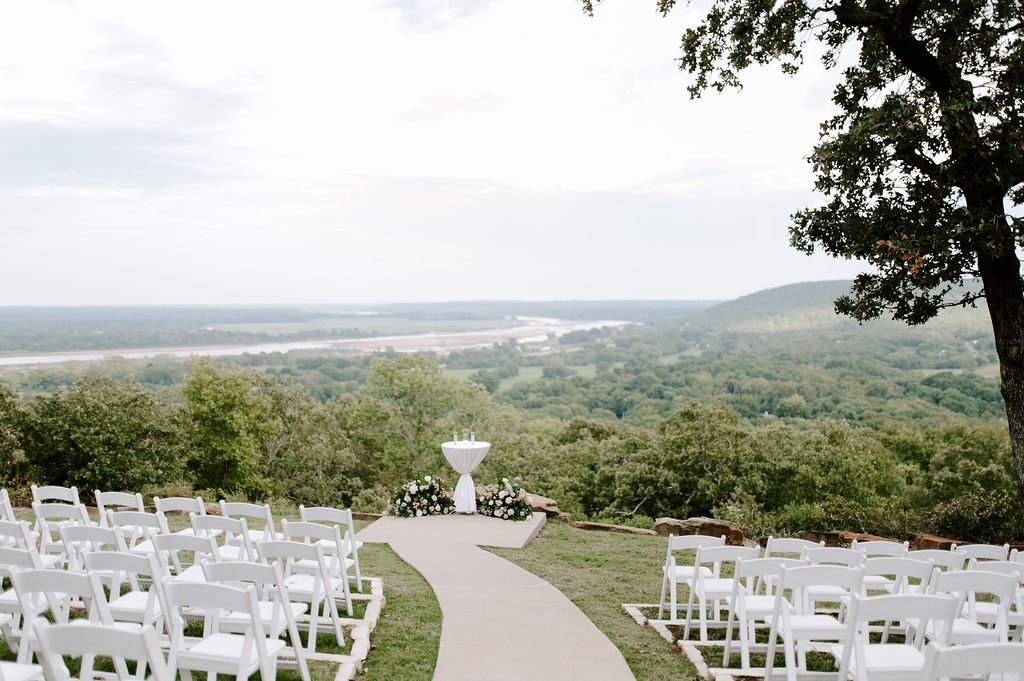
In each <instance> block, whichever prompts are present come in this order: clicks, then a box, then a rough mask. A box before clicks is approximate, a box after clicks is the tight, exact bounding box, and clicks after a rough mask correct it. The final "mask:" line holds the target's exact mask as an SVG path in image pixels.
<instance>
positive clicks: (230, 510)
mask: <svg viewBox="0 0 1024 681" xmlns="http://www.w3.org/2000/svg"><path fill="white" fill-rule="evenodd" d="M220 511H221V513H223V514H224V515H225V516H226V517H228V518H245V519H246V521H247V522H248V523H249V527H250V529H249V539H250V540H251V541H252V542H253V543H259V542H261V541H277V540H279V539H281V538H282V537H281V535H280V534H278V532H277V526H275V525H274V516H273V514H272V513H271V512H270V504H249V503H246V502H244V501H224V500H221V502H220ZM253 521H255V522H253Z"/></svg>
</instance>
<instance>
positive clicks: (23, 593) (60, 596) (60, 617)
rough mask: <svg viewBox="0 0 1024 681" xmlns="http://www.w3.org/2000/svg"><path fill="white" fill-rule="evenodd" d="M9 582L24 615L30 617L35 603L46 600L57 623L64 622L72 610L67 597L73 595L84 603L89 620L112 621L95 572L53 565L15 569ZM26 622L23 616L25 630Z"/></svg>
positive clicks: (108, 622) (27, 625)
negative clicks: (47, 567)
mask: <svg viewBox="0 0 1024 681" xmlns="http://www.w3.org/2000/svg"><path fill="white" fill-rule="evenodd" d="M11 583H12V584H13V585H14V591H15V593H16V594H17V596H18V604H19V605H20V606H21V609H22V611H23V612H24V613H25V617H26V618H29V617H31V614H32V612H33V611H34V610H35V606H36V605H37V604H38V603H40V602H41V601H43V600H45V601H46V602H47V603H48V604H49V606H50V613H51V614H52V615H53V618H54V620H55V621H56V622H57V624H67V623H68V620H69V619H70V616H71V611H72V607H71V604H72V601H71V598H69V597H75V598H77V599H80V600H81V601H83V602H84V603H85V605H86V609H87V611H88V617H89V620H90V621H93V622H100V623H103V624H111V623H112V621H113V620H111V619H110V613H109V611H108V610H107V609H106V607H105V606H106V601H105V600H104V598H103V588H102V587H101V586H100V582H99V577H98V576H97V575H94V574H91V573H88V572H66V571H64V570H52V569H43V570H38V569H31V570H14V571H12V572H11ZM29 624H30V623H29V622H28V621H27V620H26V623H25V627H26V630H27V629H28V627H29Z"/></svg>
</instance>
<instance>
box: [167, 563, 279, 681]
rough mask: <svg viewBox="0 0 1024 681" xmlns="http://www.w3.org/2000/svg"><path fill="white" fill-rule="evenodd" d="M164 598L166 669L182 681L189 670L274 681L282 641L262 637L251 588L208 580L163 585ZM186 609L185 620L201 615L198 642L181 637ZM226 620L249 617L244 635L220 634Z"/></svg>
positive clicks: (188, 675)
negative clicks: (167, 619) (168, 614)
mask: <svg viewBox="0 0 1024 681" xmlns="http://www.w3.org/2000/svg"><path fill="white" fill-rule="evenodd" d="M167 599H168V604H169V605H170V611H171V620H172V622H173V625H172V628H171V653H170V659H169V664H168V666H169V667H170V668H171V669H177V670H178V671H179V672H180V673H181V675H182V678H183V679H186V680H187V679H190V678H191V672H193V671H201V672H206V673H207V674H230V675H232V676H235V677H236V678H237V679H248V678H249V677H250V676H251V675H252V674H253V673H255V672H259V674H260V677H261V678H262V679H263V681H273V679H274V678H275V676H276V674H277V656H278V654H279V653H280V652H281V650H282V649H283V648H284V647H285V642H284V641H282V640H280V639H278V638H269V637H268V636H267V634H266V633H265V631H264V629H263V620H262V618H261V617H260V615H259V612H260V611H259V604H258V602H257V600H256V591H255V589H253V588H252V587H251V586H250V587H245V588H239V587H234V586H227V585H225V584H211V583H208V582H168V583H167ZM185 611H188V612H189V613H190V616H191V613H194V612H197V611H202V613H203V636H202V638H199V639H196V638H192V637H187V636H185ZM225 616H230V617H232V618H238V617H245V618H248V619H247V620H246V623H245V626H244V629H245V631H244V633H231V632H230V631H224V630H222V629H221V626H220V623H221V621H222V619H224V617H225Z"/></svg>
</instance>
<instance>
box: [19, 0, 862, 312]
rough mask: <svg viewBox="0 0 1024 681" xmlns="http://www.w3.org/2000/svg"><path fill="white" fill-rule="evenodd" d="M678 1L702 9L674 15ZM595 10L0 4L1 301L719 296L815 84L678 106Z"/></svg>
mask: <svg viewBox="0 0 1024 681" xmlns="http://www.w3.org/2000/svg"><path fill="white" fill-rule="evenodd" d="M697 4H698V5H700V4H701V3H697ZM692 18H693V16H692V15H691V14H689V13H688V12H687V11H686V10H679V11H677V12H675V13H674V14H672V15H670V16H669V17H668V18H663V17H661V16H660V15H659V14H658V13H657V12H656V11H655V9H654V3H653V2H638V1H637V0H608V1H607V2H606V3H604V4H603V5H602V6H601V7H600V8H599V11H598V12H597V15H596V16H595V17H593V18H590V17H587V16H585V15H584V14H583V12H582V11H581V9H580V6H579V4H578V3H577V2H574V1H573V0H376V1H373V2H371V1H368V0H366V1H363V0H360V1H358V2H338V1H337V0H331V1H329V2H308V1H302V2H280V1H276V2H268V3H263V2H254V1H253V0H244V1H242V2H225V1H218V2H209V1H208V0H204V1H202V2H185V1H182V0H174V1H173V2H172V1H170V0H167V1H164V2H159V3H157V2H143V1H140V0H125V1H121V2H116V1H105V2H88V3H77V2H47V1H43V0H33V1H32V2H9V3H3V5H2V6H0V304H5V305H39V304H149V303H152V304H169V303H279V302H382V301H435V300H468V299H494V298H501V299H528V300H542V299H576V298H583V299H624V298H655V299H721V298H732V297H735V296H738V295H742V294H745V293H750V292H753V291H756V290H759V289H762V288H767V287H771V286H777V285H780V284H785V283H791V282H797V281H809V280H819V279H836V278H845V277H850V276H852V275H853V274H855V273H856V272H857V271H859V269H860V268H859V266H858V265H857V264H856V263H851V262H845V261H837V260H833V259H831V258H828V257H826V256H817V257H807V256H804V255H802V254H800V253H797V252H796V251H794V250H793V249H791V248H790V247H789V245H788V236H787V226H788V216H789V214H790V213H792V212H793V211H795V210H798V209H800V208H802V207H804V206H807V205H811V204H814V203H816V202H818V201H819V199H818V198H817V197H816V196H815V195H814V193H813V192H812V191H811V188H812V176H811V173H810V167H809V165H808V164H807V163H806V161H805V157H806V156H807V154H808V153H809V152H810V150H811V147H812V146H813V144H814V142H815V141H816V138H817V130H818V124H819V123H820V122H821V121H822V120H823V119H824V118H825V117H826V116H827V115H828V114H829V111H830V110H831V109H830V106H831V105H830V101H829V100H830V92H831V80H832V77H833V76H831V75H827V74H823V73H822V72H821V69H820V67H818V66H817V65H816V64H815V65H812V68H809V69H807V71H806V73H804V74H802V75H801V76H800V77H798V78H795V79H794V78H789V77H785V76H782V75H780V74H778V73H777V72H776V71H774V70H771V71H752V72H750V73H749V74H748V75H747V77H746V88H745V89H744V90H743V91H742V92H740V93H730V94H726V95H713V94H708V95H706V96H705V97H704V98H703V99H700V100H695V101H691V100H690V99H689V98H688V95H687V93H686V89H685V88H686V85H687V83H688V80H687V76H686V75H685V74H683V73H682V72H680V71H679V70H678V69H677V66H676V62H675V59H676V58H677V57H678V54H679V52H678V50H679V42H680V36H681V34H682V30H683V27H684V26H685V25H686V24H687V22H688V21H691V20H692Z"/></svg>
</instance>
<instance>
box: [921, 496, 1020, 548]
mask: <svg viewBox="0 0 1024 681" xmlns="http://www.w3.org/2000/svg"><path fill="white" fill-rule="evenodd" d="M930 516H931V517H930V520H931V524H932V526H933V527H934V529H935V531H936V532H938V533H939V534H942V535H946V536H949V537H951V538H955V539H962V540H966V541H972V542H981V543H997V544H998V543H1002V542H1005V541H1013V540H1016V539H1021V538H1024V516H1022V514H1021V505H1020V501H1019V499H1018V498H1017V495H1016V494H1011V493H1008V492H1002V491H981V492H968V493H967V494H963V495H961V496H958V497H954V498H953V499H950V500H948V501H944V502H941V503H939V504H936V505H935V507H934V508H933V509H932V511H931V514H930Z"/></svg>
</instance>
